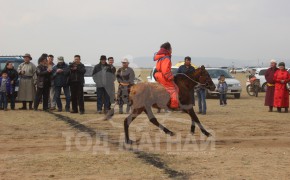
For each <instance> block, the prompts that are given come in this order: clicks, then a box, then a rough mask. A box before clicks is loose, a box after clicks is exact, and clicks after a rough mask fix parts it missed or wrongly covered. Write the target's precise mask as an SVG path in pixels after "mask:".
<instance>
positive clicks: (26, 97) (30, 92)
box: [17, 54, 36, 110]
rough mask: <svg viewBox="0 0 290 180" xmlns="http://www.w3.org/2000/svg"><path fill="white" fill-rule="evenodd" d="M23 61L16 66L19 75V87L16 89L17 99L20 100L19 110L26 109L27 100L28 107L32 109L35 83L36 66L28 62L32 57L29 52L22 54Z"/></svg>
mask: <svg viewBox="0 0 290 180" xmlns="http://www.w3.org/2000/svg"><path fill="white" fill-rule="evenodd" d="M23 58H24V62H23V63H21V64H20V65H19V66H18V69H17V71H18V74H19V76H20V80H19V89H18V96H17V98H18V101H22V107H21V108H19V109H20V110H27V106H26V103H27V102H29V109H30V110H33V108H32V102H33V100H34V97H35V92H36V90H35V84H36V73H35V72H36V66H35V65H34V64H33V63H32V62H30V61H31V60H32V57H31V56H30V54H25V55H24V56H23Z"/></svg>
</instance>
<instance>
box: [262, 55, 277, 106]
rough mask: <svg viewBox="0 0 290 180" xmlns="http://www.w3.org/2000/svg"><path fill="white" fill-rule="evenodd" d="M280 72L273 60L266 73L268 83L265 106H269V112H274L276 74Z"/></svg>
mask: <svg viewBox="0 0 290 180" xmlns="http://www.w3.org/2000/svg"><path fill="white" fill-rule="evenodd" d="M277 70H278V68H277V63H276V61H275V60H271V65H270V68H269V69H268V70H267V71H266V73H265V78H266V81H267V91H266V97H265V106H269V112H272V111H273V104H274V93H275V81H274V74H275V72H276V71H277Z"/></svg>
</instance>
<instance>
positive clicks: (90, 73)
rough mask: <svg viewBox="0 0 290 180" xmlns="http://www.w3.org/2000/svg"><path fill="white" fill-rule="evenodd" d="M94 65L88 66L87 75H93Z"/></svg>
mask: <svg viewBox="0 0 290 180" xmlns="http://www.w3.org/2000/svg"><path fill="white" fill-rule="evenodd" d="M93 69H94V68H93V66H86V73H85V77H91V76H92V74H93Z"/></svg>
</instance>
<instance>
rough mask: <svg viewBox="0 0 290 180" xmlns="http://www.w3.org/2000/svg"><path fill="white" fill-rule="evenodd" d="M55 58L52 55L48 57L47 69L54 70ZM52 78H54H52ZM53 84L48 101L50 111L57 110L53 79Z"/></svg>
mask: <svg viewBox="0 0 290 180" xmlns="http://www.w3.org/2000/svg"><path fill="white" fill-rule="evenodd" d="M53 60H54V56H53V55H52V54H50V55H48V56H47V68H48V69H49V70H50V71H52V68H53V66H54V63H53ZM51 78H52V76H51ZM50 82H51V84H50V89H49V101H48V106H49V108H50V110H55V106H56V100H55V86H54V81H53V80H52V79H51V81H50Z"/></svg>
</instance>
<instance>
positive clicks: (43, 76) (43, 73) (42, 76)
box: [36, 64, 51, 88]
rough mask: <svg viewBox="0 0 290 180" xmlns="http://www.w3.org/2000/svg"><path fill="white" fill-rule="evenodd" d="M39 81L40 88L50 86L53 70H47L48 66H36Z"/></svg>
mask: <svg viewBox="0 0 290 180" xmlns="http://www.w3.org/2000/svg"><path fill="white" fill-rule="evenodd" d="M36 75H37V82H36V85H37V87H39V88H44V87H50V84H51V82H50V81H51V72H48V71H47V66H43V65H41V64H40V65H38V66H37V68H36Z"/></svg>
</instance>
